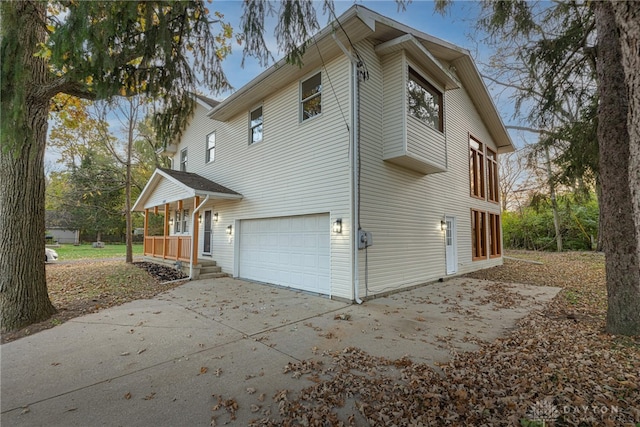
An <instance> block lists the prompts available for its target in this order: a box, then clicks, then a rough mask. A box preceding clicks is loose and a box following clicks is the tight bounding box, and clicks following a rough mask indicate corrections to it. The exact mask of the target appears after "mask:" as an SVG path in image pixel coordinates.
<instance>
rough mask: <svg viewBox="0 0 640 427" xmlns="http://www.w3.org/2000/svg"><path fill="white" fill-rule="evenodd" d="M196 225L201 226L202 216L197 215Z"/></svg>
mask: <svg viewBox="0 0 640 427" xmlns="http://www.w3.org/2000/svg"><path fill="white" fill-rule="evenodd" d="M198 224H202V215H198Z"/></svg>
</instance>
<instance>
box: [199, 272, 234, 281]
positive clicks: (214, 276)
mask: <svg viewBox="0 0 640 427" xmlns="http://www.w3.org/2000/svg"><path fill="white" fill-rule="evenodd" d="M221 277H229V275H228V274H227V273H206V274H200V276H199V277H198V280H204V279H219V278H221Z"/></svg>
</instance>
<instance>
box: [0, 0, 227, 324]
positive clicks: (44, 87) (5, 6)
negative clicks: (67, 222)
mask: <svg viewBox="0 0 640 427" xmlns="http://www.w3.org/2000/svg"><path fill="white" fill-rule="evenodd" d="M0 13H1V16H2V18H1V19H2V28H1V29H0V34H1V37H2V39H1V40H0V54H1V56H0V59H1V62H2V69H1V71H2V74H1V76H0V89H1V90H0V106H1V113H2V123H1V129H0V143H1V144H0V145H1V149H0V323H1V325H2V326H1V328H2V330H12V329H16V328H19V327H21V326H24V325H28V324H30V323H34V322H37V321H40V320H44V319H46V318H47V317H49V316H50V315H51V314H52V313H53V312H54V311H55V309H54V307H53V305H52V304H51V302H50V300H49V297H48V295H47V286H46V279H45V267H44V265H43V263H42V257H41V256H39V255H38V254H40V253H43V252H44V239H43V236H44V231H45V230H44V194H45V177H44V150H45V146H46V137H47V116H48V111H49V107H50V103H51V100H52V98H53V97H54V96H55V95H56V94H58V93H66V94H69V95H75V96H78V97H81V98H88V99H97V98H110V97H113V96H117V95H124V96H128V95H133V94H137V93H148V94H154V95H157V96H158V97H159V102H160V104H161V106H162V111H163V113H164V114H163V115H162V116H159V117H158V120H157V123H158V133H159V136H160V137H161V138H168V137H173V136H174V135H176V134H179V132H180V131H181V129H182V128H183V127H184V125H185V123H186V120H187V118H188V116H189V115H190V112H191V110H192V108H193V101H192V100H191V98H190V97H189V96H188V92H189V91H194V90H195V88H196V84H197V83H198V81H199V82H200V83H201V84H203V85H206V86H207V87H209V88H210V89H211V90H218V89H222V88H228V86H229V85H228V82H227V80H226V78H225V77H224V74H223V72H222V68H221V61H222V60H223V58H224V55H225V54H226V52H227V49H228V45H227V41H228V40H229V39H230V38H231V37H232V30H231V28H230V26H229V25H227V24H225V23H224V22H222V21H221V19H217V20H215V21H211V18H210V17H209V14H208V10H207V9H206V8H205V6H204V4H203V2H202V1H197V0H193V1H188V2H187V1H148V2H147V1H135V2H133V1H112V2H83V1H79V2H64V5H63V4H62V3H58V2H51V3H47V2H46V1H38V0H24V1H4V2H2V3H0ZM216 25H217V27H215V26H216ZM214 28H218V29H219V34H218V33H217V32H216V31H214Z"/></svg>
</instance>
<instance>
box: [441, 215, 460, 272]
mask: <svg viewBox="0 0 640 427" xmlns="http://www.w3.org/2000/svg"><path fill="white" fill-rule="evenodd" d="M445 222H446V224H447V229H446V230H445V239H444V240H445V247H446V251H445V256H446V259H447V274H454V273H457V272H458V253H457V246H458V245H457V242H456V218H455V217H452V216H448V217H446V218H445Z"/></svg>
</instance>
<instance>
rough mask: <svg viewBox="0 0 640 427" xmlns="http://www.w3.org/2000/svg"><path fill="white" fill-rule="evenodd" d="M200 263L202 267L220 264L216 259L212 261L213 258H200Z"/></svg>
mask: <svg viewBox="0 0 640 427" xmlns="http://www.w3.org/2000/svg"><path fill="white" fill-rule="evenodd" d="M198 265H199V266H200V267H215V266H216V265H218V263H217V262H215V261H211V260H203V259H199V260H198Z"/></svg>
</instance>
